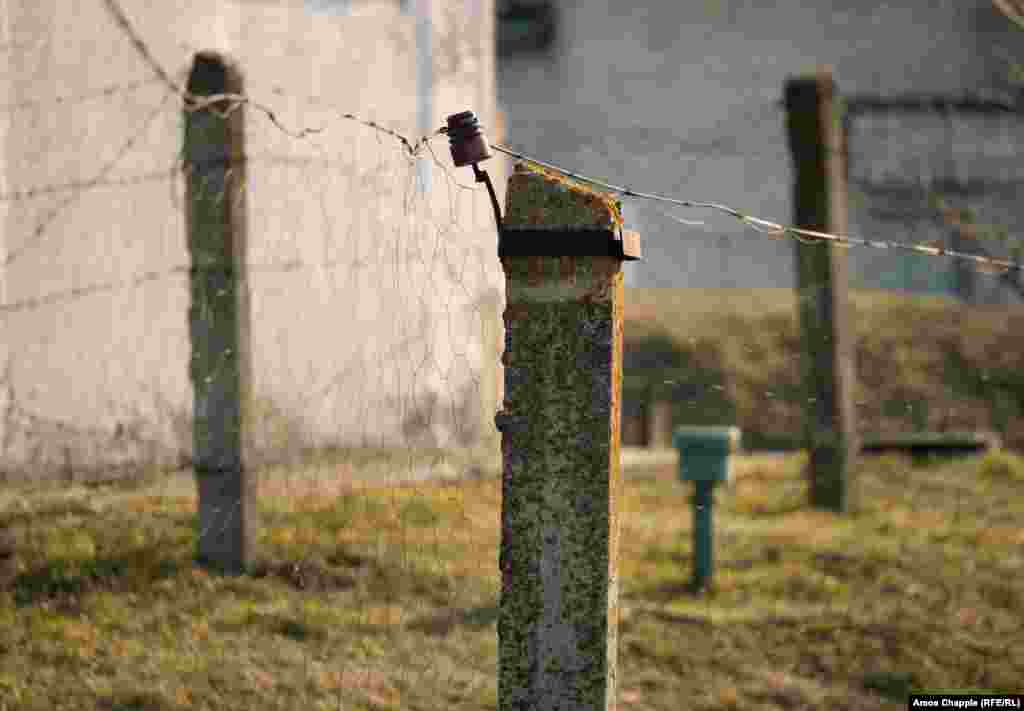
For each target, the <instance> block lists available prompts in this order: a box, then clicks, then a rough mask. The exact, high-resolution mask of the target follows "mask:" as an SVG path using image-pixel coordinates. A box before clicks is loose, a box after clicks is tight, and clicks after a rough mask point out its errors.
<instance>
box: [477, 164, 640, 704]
mask: <svg viewBox="0 0 1024 711" xmlns="http://www.w3.org/2000/svg"><path fill="white" fill-rule="evenodd" d="M506 207H507V209H506V215H505V218H504V220H503V223H502V229H501V231H500V238H499V248H498V253H499V256H500V257H501V262H502V266H503V268H504V270H505V285H506V287H505V288H506V309H505V353H504V356H503V357H502V362H503V363H504V364H505V400H504V404H503V408H504V409H503V410H502V411H501V412H499V413H498V415H497V417H496V418H495V422H496V424H497V426H498V429H499V430H500V431H501V432H502V459H503V476H502V512H501V526H502V527H501V558H500V567H501V576H502V588H501V614H500V618H499V622H498V642H499V652H498V654H499V676H498V707H499V709H501V711H527V709H529V711H555V710H556V709H559V710H561V711H570V710H571V711H585V710H586V711H599V710H600V711H606V710H608V709H614V708H615V676H616V647H617V627H618V559H617V551H618V529H619V522H618V512H619V486H620V472H619V443H620V437H619V426H620V406H621V403H620V400H621V379H622V319H623V274H622V268H621V265H622V260H623V259H629V258H637V257H639V238H638V236H637V235H636V234H635V233H628V232H626V233H624V232H623V231H622V218H621V211H620V206H619V204H618V202H617V201H616V200H614V198H613V197H612V196H611V195H608V194H605V193H598V192H595V191H593V190H591V189H589V188H587V187H584V186H582V185H580V184H578V183H575V182H572V181H569V180H567V179H565V178H562V177H561V176H558V175H556V174H554V173H550V172H547V171H545V170H542V169H540V168H534V167H532V166H530V167H528V166H527V165H526V164H519V165H517V166H516V170H515V172H514V174H513V175H512V176H511V177H510V178H509V183H508V192H507V197H506Z"/></svg>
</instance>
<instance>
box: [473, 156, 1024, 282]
mask: <svg viewBox="0 0 1024 711" xmlns="http://www.w3.org/2000/svg"><path fill="white" fill-rule="evenodd" d="M491 147H492V148H494V150H496V151H499V152H501V153H504V154H505V155H508V156H511V157H513V158H517V159H519V160H523V161H526V162H528V163H533V164H535V165H539V166H541V167H542V168H547V169H548V170H553V171H555V172H557V173H560V174H561V175H564V176H566V177H567V178H572V179H573V180H578V181H581V182H585V183H590V184H591V185H596V186H598V187H601V188H604V189H606V190H610V191H612V192H615V193H619V194H620V195H623V196H624V197H632V198H639V199H642V200H651V201H654V202H661V203H666V204H669V205H675V206H677V207H685V208H704V209H710V210H717V211H718V212H723V213H725V214H727V215H730V216H731V217H734V218H736V219H737V220H739V221H740V222H742V223H743V224H745V225H746V226H748V227H750V228H751V229H753V230H755V231H757V232H760V233H762V234H765V235H768V236H770V237H775V238H785V237H787V236H788V237H793V238H795V239H796V240H797V241H798V242H801V243H804V244H820V243H821V241H822V240H824V241H827V242H831V243H834V244H836V245H838V246H842V247H847V248H848V247H851V246H854V245H856V246H861V247H872V248H874V249H899V250H905V251H910V252H917V253H919V254H925V255H927V256H930V257H951V258H953V259H961V260H964V261H971V262H974V263H976V264H979V265H982V266H984V267H988V268H992V269H995V270H996V271H997V272H1005V271H1010V270H1017V271H1024V264H1021V263H1019V262H1014V261H1011V260H1007V259H995V258H993V257H986V256H983V255H980V254H969V253H966V252H960V251H957V250H953V249H947V248H945V247H941V246H930V245H922V244H907V243H905V242H887V241H884V240H875V239H864V238H861V237H854V236H852V235H836V234H831V233H828V232H821V231H818V230H808V229H804V228H801V227H790V226H788V225H782V224H779V223H778V222H772V221H771V220H765V219H762V218H760V217H754V216H753V215H747V214H745V213H743V212H741V211H739V210H737V209H735V208H732V207H729V206H728V205H723V204H721V203H715V202H702V201H697V200H680V199H678V198H671V197H667V196H664V195H655V194H652V193H641V192H638V191H636V190H633V189H631V188H627V187H623V186H621V185H614V184H612V183H607V182H605V181H603V180H598V179H596V178H590V177H587V176H585V175H582V174H580V173H576V172H574V171H571V170H567V169H565V168H562V167H561V166H558V165H554V164H552V163H548V162H546V161H542V160H539V159H537V158H534V157H532V156H528V155H524V154H523V153H519V152H517V151H513V150H512V149H510V148H508V147H506V146H503V145H500V144H496V143H495V144H491ZM663 214H664V213H663ZM666 216H667V217H670V218H671V219H673V220H676V221H677V222H681V223H683V224H686V223H687V221H686V220H683V219H682V218H678V217H675V216H673V215H666Z"/></svg>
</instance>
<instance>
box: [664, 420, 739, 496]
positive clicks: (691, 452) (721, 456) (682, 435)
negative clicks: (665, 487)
mask: <svg viewBox="0 0 1024 711" xmlns="http://www.w3.org/2000/svg"><path fill="white" fill-rule="evenodd" d="M672 444H673V445H674V446H675V448H676V449H677V450H678V451H679V479H680V481H708V482H713V483H728V482H729V480H730V479H731V478H732V461H731V458H730V455H732V454H734V453H736V452H737V451H738V450H739V446H740V429H739V428H738V427H677V428H676V429H675V431H674V432H673V434H672Z"/></svg>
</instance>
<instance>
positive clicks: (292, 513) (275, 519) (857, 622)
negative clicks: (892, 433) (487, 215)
mask: <svg viewBox="0 0 1024 711" xmlns="http://www.w3.org/2000/svg"><path fill="white" fill-rule="evenodd" d="M805 463H806V458H805V457H804V456H802V455H797V456H792V457H786V458H781V459H772V458H765V457H739V458H738V459H737V462H736V478H735V481H734V483H733V484H732V485H731V486H729V487H723V488H719V489H718V490H717V493H716V497H717V498H716V501H717V504H716V513H715V577H714V587H713V589H712V590H711V591H709V592H708V593H706V594H703V595H694V594H693V593H691V592H690V591H689V590H688V583H689V581H690V577H691V575H692V567H693V549H692V518H691V515H692V512H691V509H690V498H691V495H692V486H691V485H687V484H683V483H681V482H679V481H678V480H677V478H676V477H677V472H676V470H675V468H673V467H665V468H660V469H659V468H655V469H652V470H651V471H649V472H646V473H647V474H648V476H645V477H644V478H642V479H641V478H632V477H627V481H626V483H625V486H624V492H623V496H624V498H623V516H622V533H621V536H620V546H621V547H620V566H621V570H620V580H621V582H620V628H619V673H618V686H619V705H620V707H621V708H634V709H643V710H647V709H650V710H654V709H664V710H666V711H668V710H669V709H672V710H675V709H678V708H680V699H686V700H687V701H686V704H688V705H689V707H690V708H695V709H707V710H709V711H710V709H723V708H725V709H729V708H733V709H769V710H770V709H778V710H780V711H781V709H793V708H806V709H812V708H824V707H829V708H837V709H850V710H851V711H852V710H854V709H866V708H893V709H895V708H901V707H902V705H903V704H904V703H905V701H904V699H905V696H906V694H907V693H909V692H910V691H911V690H914V689H940V688H943V689H945V688H954V689H960V690H961V691H963V690H967V689H1006V690H1013V689H1014V687H1015V686H1016V685H1018V684H1019V680H1020V679H1021V678H1024V649H1022V647H1021V645H1020V644H1019V641H1020V640H1021V639H1024V627H1022V622H1021V616H1020V610H1021V609H1022V608H1024V582H1022V580H1024V555H1022V548H1024V530H1022V525H1021V521H1024V497H1022V496H1021V487H1022V483H1021V480H1020V479H1019V478H1017V477H1016V476H1015V475H1014V472H1016V467H1018V466H1019V464H1018V460H1017V459H1016V458H1013V457H1009V456H1008V455H1006V454H1005V453H993V454H990V455H988V456H986V457H979V458H973V459H966V460H961V461H956V462H947V463H944V464H941V465H936V466H929V467H924V468H914V467H912V466H911V464H910V463H909V461H907V460H906V459H905V458H901V457H896V456H889V457H880V458H878V459H873V460H870V461H862V462H860V463H859V464H858V466H857V469H856V474H857V477H858V485H859V487H860V490H861V493H862V497H863V500H864V502H865V504H864V506H863V507H861V509H860V510H859V511H858V512H857V513H855V514H851V515H847V516H838V515H834V514H829V513H825V512H820V511H811V510H808V509H807V508H806V506H805V501H806V483H805V482H804V481H803V476H804V475H803V468H804V465H805ZM500 487H501V484H500V482H499V481H496V480H482V481H467V482H462V483H459V484H445V485H436V484H429V485H428V484H424V485H422V486H399V487H394V486H392V487H384V486H382V487H376V488H365V489H361V490H358V491H347V492H341V493H336V494H332V495H321V496H308V495H303V496H300V497H297V498H294V499H287V498H285V497H282V496H281V495H280V494H278V493H277V492H275V493H274V495H272V496H270V495H267V496H263V497H262V498H261V506H262V509H263V521H262V524H263V525H262V527H261V531H260V563H259V565H258V566H257V567H256V569H255V570H254V571H253V573H252V574H251V575H244V576H237V577H219V576H215V575H210V574H207V573H206V572H204V571H203V570H202V569H200V568H198V567H197V566H196V564H195V562H194V560H193V555H194V546H195V526H196V523H197V522H196V518H195V511H194V506H195V500H194V497H188V496H175V495H169V494H166V493H163V494H153V495H148V494H143V493H138V492H131V491H128V490H125V489H124V488H123V487H122V488H119V489H117V490H114V489H111V490H110V491H106V490H104V489H101V488H100V489H95V490H92V491H90V492H87V493H80V494H77V495H75V496H70V495H66V496H64V497H63V498H62V499H60V500H56V499H54V498H53V496H48V497H42V496H41V495H40V496H36V495H34V494H31V493H25V492H24V491H10V492H6V493H8V494H10V496H8V497H6V499H5V500H6V501H10V502H12V503H11V504H10V505H8V506H7V507H6V508H3V509H0V522H2V523H3V524H4V526H5V527H6V529H7V530H8V531H10V532H13V533H12V539H13V540H14V541H15V543H16V554H15V556H14V558H15V561H16V563H15V565H16V567H15V571H14V574H13V576H11V577H10V578H9V579H7V580H5V582H4V583H3V584H2V587H0V708H3V707H4V705H6V706H7V708H10V709H15V708H17V709H29V710H33V709H61V708H68V709H75V710H76V711H91V710H93V709H96V710H100V709H103V710H104V711H107V710H109V709H129V708H138V709H167V710H169V711H170V710H173V711H179V710H184V709H225V710H227V711H232V710H234V709H238V710H239V711H240V710H242V709H246V710H248V709H296V708H302V709H337V708H339V707H340V708H344V709H422V710H424V711H426V710H427V709H431V710H432V709H436V708H438V707H439V706H444V707H445V708H451V709H493V708H494V707H495V706H496V703H497V685H496V665H497V644H496V642H497V637H496V635H497V629H496V624H497V619H498V615H499V578H498V571H497V565H498V543H499V531H500V527H499V522H500V506H501V499H500V491H501V488H500ZM13 502H18V503H17V504H15V503H13Z"/></svg>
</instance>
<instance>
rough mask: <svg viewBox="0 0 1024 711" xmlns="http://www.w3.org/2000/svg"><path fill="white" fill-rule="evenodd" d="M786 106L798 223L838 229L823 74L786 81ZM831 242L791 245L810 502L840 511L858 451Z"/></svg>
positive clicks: (838, 185) (833, 108)
mask: <svg viewBox="0 0 1024 711" xmlns="http://www.w3.org/2000/svg"><path fill="white" fill-rule="evenodd" d="M785 94H786V95H785V103H786V110H787V128H788V132H789V145H790V151H791V152H792V155H793V167H794V177H795V184H794V191H793V208H794V222H795V223H796V226H797V227H803V228H805V229H811V230H818V231H823V232H830V233H839V234H844V233H845V232H846V230H847V217H846V174H845V165H844V164H845V161H844V156H843V133H842V125H841V124H842V121H841V118H842V116H841V109H840V108H839V107H838V106H837V98H838V97H837V96H836V89H835V83H834V81H833V80H832V77H831V75H830V74H829V73H828V72H821V73H819V74H818V75H817V76H812V77H802V78H797V79H791V80H790V81H788V82H787V83H786V89H785ZM842 250H843V248H842V247H839V246H836V245H835V244H834V243H831V242H828V241H825V240H819V241H817V242H806V241H802V242H797V243H796V272H797V292H798V304H799V305H798V308H799V316H800V327H801V335H802V338H803V352H804V358H803V368H804V382H805V384H806V393H807V398H808V403H807V407H806V409H805V412H806V429H805V437H806V441H807V447H808V449H809V453H810V462H809V476H810V499H811V505H812V506H814V507H818V508H825V509H829V510H833V511H846V510H848V508H849V507H850V506H851V505H852V503H853V502H852V500H851V498H852V482H851V481H850V479H849V477H850V474H849V471H850V464H851V462H852V459H853V457H854V456H855V455H856V452H857V443H856V436H857V435H856V431H855V424H854V410H853V384H854V382H853V378H854V368H853V342H852V334H851V332H850V321H849V318H850V317H849V303H848V295H847V272H846V255H845V253H844V252H843V251H842Z"/></svg>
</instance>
